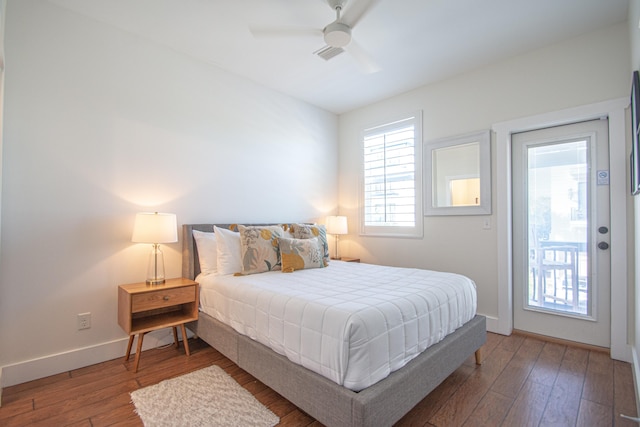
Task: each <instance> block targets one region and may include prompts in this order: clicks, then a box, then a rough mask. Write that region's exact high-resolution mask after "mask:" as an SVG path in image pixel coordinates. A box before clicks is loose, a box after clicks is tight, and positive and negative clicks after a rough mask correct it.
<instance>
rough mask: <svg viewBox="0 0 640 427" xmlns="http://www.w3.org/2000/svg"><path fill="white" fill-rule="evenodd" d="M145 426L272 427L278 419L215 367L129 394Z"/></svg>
mask: <svg viewBox="0 0 640 427" xmlns="http://www.w3.org/2000/svg"><path fill="white" fill-rule="evenodd" d="M131 401H132V402H133V404H134V405H135V407H136V413H137V414H138V415H139V416H140V418H141V419H142V422H143V423H144V425H145V426H146V427H155V426H162V427H170V426H180V427H183V426H256V427H273V426H275V425H276V424H278V423H279V422H280V419H279V418H278V417H277V416H276V415H275V414H274V413H273V412H271V411H270V410H269V409H267V408H266V407H265V406H264V405H262V404H261V403H260V402H258V400H256V398H255V397H253V395H252V394H251V393H249V392H248V391H247V390H245V389H244V388H243V387H242V386H240V384H238V383H237V382H236V381H235V380H234V379H233V378H231V377H230V376H229V375H227V373H226V372H224V371H223V370H222V369H221V368H220V367H218V366H215V365H213V366H209V367H208V368H204V369H200V370H198V371H194V372H191V373H189V374H185V375H182V376H180V377H176V378H172V379H170V380H165V381H162V382H160V383H158V384H155V385H152V386H149V387H144V388H141V389H139V390H136V391H133V392H131Z"/></svg>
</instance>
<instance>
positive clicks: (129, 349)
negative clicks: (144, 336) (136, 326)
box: [124, 335, 135, 362]
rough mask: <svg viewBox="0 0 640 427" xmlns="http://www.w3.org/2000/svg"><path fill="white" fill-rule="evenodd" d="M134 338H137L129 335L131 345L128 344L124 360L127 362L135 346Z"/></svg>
mask: <svg viewBox="0 0 640 427" xmlns="http://www.w3.org/2000/svg"><path fill="white" fill-rule="evenodd" d="M134 337H135V335H129V344H127V355H126V356H125V358H124V361H125V362H126V361H127V360H129V355H130V354H131V345H132V344H133V338H134Z"/></svg>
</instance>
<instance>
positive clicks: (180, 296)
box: [131, 286, 196, 313]
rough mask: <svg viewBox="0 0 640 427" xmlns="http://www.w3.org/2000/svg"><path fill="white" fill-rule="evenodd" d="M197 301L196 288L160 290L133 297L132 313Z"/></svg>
mask: <svg viewBox="0 0 640 427" xmlns="http://www.w3.org/2000/svg"><path fill="white" fill-rule="evenodd" d="M195 300H196V287H195V286H188V287H183V288H175V289H159V290H157V291H152V292H145V293H142V294H136V295H133V297H132V298H131V313H138V312H141V311H149V310H154V309H157V308H164V307H171V306H175V305H178V304H185V303H188V302H194V301H195Z"/></svg>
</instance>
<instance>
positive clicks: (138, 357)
mask: <svg viewBox="0 0 640 427" xmlns="http://www.w3.org/2000/svg"><path fill="white" fill-rule="evenodd" d="M145 333H146V332H145ZM145 333H142V334H138V347H137V349H136V358H135V363H134V367H133V372H138V364H139V363H140V353H142V339H143V338H144V334H145Z"/></svg>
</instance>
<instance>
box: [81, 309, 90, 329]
mask: <svg viewBox="0 0 640 427" xmlns="http://www.w3.org/2000/svg"><path fill="white" fill-rule="evenodd" d="M90 327H91V313H80V314H78V330H81V329H89V328H90Z"/></svg>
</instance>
